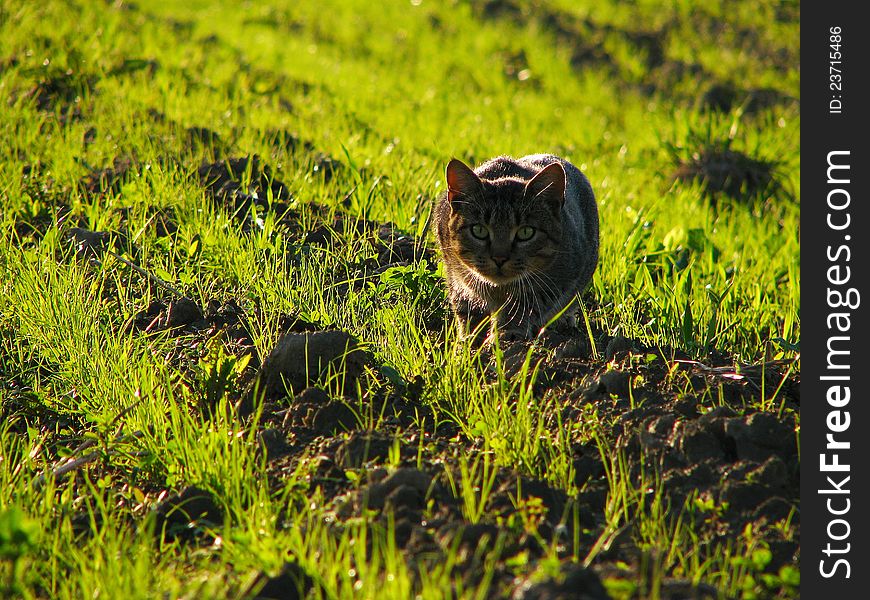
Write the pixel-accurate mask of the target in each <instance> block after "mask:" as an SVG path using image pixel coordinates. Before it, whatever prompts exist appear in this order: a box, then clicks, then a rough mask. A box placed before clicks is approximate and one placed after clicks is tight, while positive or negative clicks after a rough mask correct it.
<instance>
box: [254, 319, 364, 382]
mask: <svg viewBox="0 0 870 600" xmlns="http://www.w3.org/2000/svg"><path fill="white" fill-rule="evenodd" d="M366 361H367V357H366V354H365V353H364V352H363V351H362V350H361V349H360V348H359V346H358V344H357V342H356V340H355V339H354V338H353V337H351V336H350V334H348V333H346V332H344V331H338V330H331V331H318V332H312V333H288V334H286V335H285V336H284V337H282V338H281V339H280V340H278V343H277V344H276V345H275V347H274V348H273V349H272V351H271V352H270V353H269V355H268V356H267V357H266V359H265V360H264V361H263V366H262V367H261V368H260V372H259V374H258V376H257V378H256V380H255V381H254V383H253V384H252V387H251V389H250V390H249V392H250V393H254V392H258V393H260V394H265V396H266V397H267V398H270V399H274V398H277V397H280V396H281V395H283V394H284V393H285V389H290V390H304V389H305V388H307V387H309V386H311V385H313V384H315V383H317V382H321V383H327V382H328V380H330V379H331V377H330V376H332V375H335V374H336V373H338V374H340V376H341V381H340V385H341V387H343V388H344V389H347V390H352V389H353V388H354V387H355V383H356V380H357V378H358V377H359V376H360V375H361V374H362V371H363V367H364V365H365V364H366Z"/></svg>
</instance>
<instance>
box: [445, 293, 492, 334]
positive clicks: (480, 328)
mask: <svg viewBox="0 0 870 600" xmlns="http://www.w3.org/2000/svg"><path fill="white" fill-rule="evenodd" d="M450 303H451V304H452V305H453V313H454V314H455V315H456V326H457V329H458V331H459V337H460V338H467V337H469V336H471V337H472V338H473V340H472V343H473V344H474V345H478V346H479V345H481V344H484V343H486V342H485V339H486V338H487V334H488V333H489V330H490V328H489V326H488V325H489V321H490V317H489V313H487V312H486V311H485V310H483V308H481V307H478V306H476V305H474V304H472V303H471V302H469V301H468V300H467V299H466V298H464V297H461V296H458V295H457V296H453V297H451V298H450Z"/></svg>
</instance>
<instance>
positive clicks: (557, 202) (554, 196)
mask: <svg viewBox="0 0 870 600" xmlns="http://www.w3.org/2000/svg"><path fill="white" fill-rule="evenodd" d="M525 196H526V198H527V199H528V200H530V201H534V202H545V203H546V204H547V205H548V206H549V207H550V209H551V210H552V211H553V214H554V215H558V214H559V212H560V211H561V210H562V204H563V203H564V202H565V169H564V168H562V165H561V164H560V163H557V162H555V163H553V164H551V165H547V166H546V167H544V168H543V169H541V171H540V172H539V173H538V174H537V175H535V176H534V177H532V180H531V181H529V182H528V183H527V184H526V193H525Z"/></svg>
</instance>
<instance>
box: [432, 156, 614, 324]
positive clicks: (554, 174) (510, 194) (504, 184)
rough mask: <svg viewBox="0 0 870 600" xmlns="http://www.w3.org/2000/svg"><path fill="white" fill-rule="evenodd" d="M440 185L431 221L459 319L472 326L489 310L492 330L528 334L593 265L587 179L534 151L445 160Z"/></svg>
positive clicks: (593, 220)
mask: <svg viewBox="0 0 870 600" xmlns="http://www.w3.org/2000/svg"><path fill="white" fill-rule="evenodd" d="M447 187H448V191H447V192H446V193H445V194H444V195H443V196H442V197H441V198H440V200H439V202H438V204H437V206H436V208H435V225H436V235H437V239H438V244H439V246H440V248H441V253H442V256H443V257H444V266H445V271H446V275H447V282H448V285H449V288H450V303H451V305H452V306H453V310H454V312H455V313H456V316H457V319H458V320H459V325H460V326H461V328H462V330H463V331H464V332H466V333H467V332H470V331H473V330H475V329H477V330H478V331H480V330H481V329H480V328H479V325H480V324H481V323H482V322H483V321H485V320H486V318H487V317H488V316H490V315H492V316H493V321H492V324H491V325H492V327H497V328H498V330H499V332H500V333H503V334H508V335H511V336H519V337H526V338H528V337H533V336H535V335H536V334H537V333H538V332H539V331H540V329H541V328H542V327H543V326H544V325H546V324H547V323H548V322H549V321H550V320H551V319H552V318H553V317H554V316H555V315H557V314H559V313H560V311H562V310H563V309H565V307H567V306H568V305H569V304H571V302H572V301H573V300H574V298H575V297H576V295H577V294H579V293H580V292H582V291H583V290H584V289H585V287H586V286H587V285H588V284H589V281H590V280H591V279H592V274H593V272H594V271H595V267H596V265H597V264H598V209H597V206H596V204H595V196H594V194H593V192H592V187H591V186H590V184H589V181H588V180H587V179H586V177H585V176H584V175H583V174H582V173H581V172H580V171H579V170H578V169H577V168H576V167H575V166H574V165H572V164H571V163H569V162H568V161H566V160H564V159H561V158H559V157H556V156H553V155H549V154H534V155H531V156H524V157H522V158H518V159H513V158H510V157H506V156H499V157H497V158H493V159H492V160H489V161H487V162H486V163H484V164H482V165H481V166H479V167H478V168H477V169H475V170H474V171H472V170H471V169H470V168H468V167H467V166H466V165H465V164H463V163H462V162H460V161H458V160H455V159H454V160H452V161H450V164H449V165H448V166H447ZM563 316H565V317H568V318H569V319H570V318H571V317H572V316H573V313H572V312H571V311H570V310H569V311H566V314H565V315H563Z"/></svg>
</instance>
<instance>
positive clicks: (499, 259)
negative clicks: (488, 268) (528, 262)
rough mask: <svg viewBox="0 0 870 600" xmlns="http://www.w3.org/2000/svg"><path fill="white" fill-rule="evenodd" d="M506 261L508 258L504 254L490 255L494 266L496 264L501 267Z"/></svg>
mask: <svg viewBox="0 0 870 600" xmlns="http://www.w3.org/2000/svg"><path fill="white" fill-rule="evenodd" d="M507 261H508V259H507V257H505V256H493V257H492V262H494V263H495V266H497V267H498V268H499V269H501V268H502V267H503V266H504V264H505V263H506V262H507Z"/></svg>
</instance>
